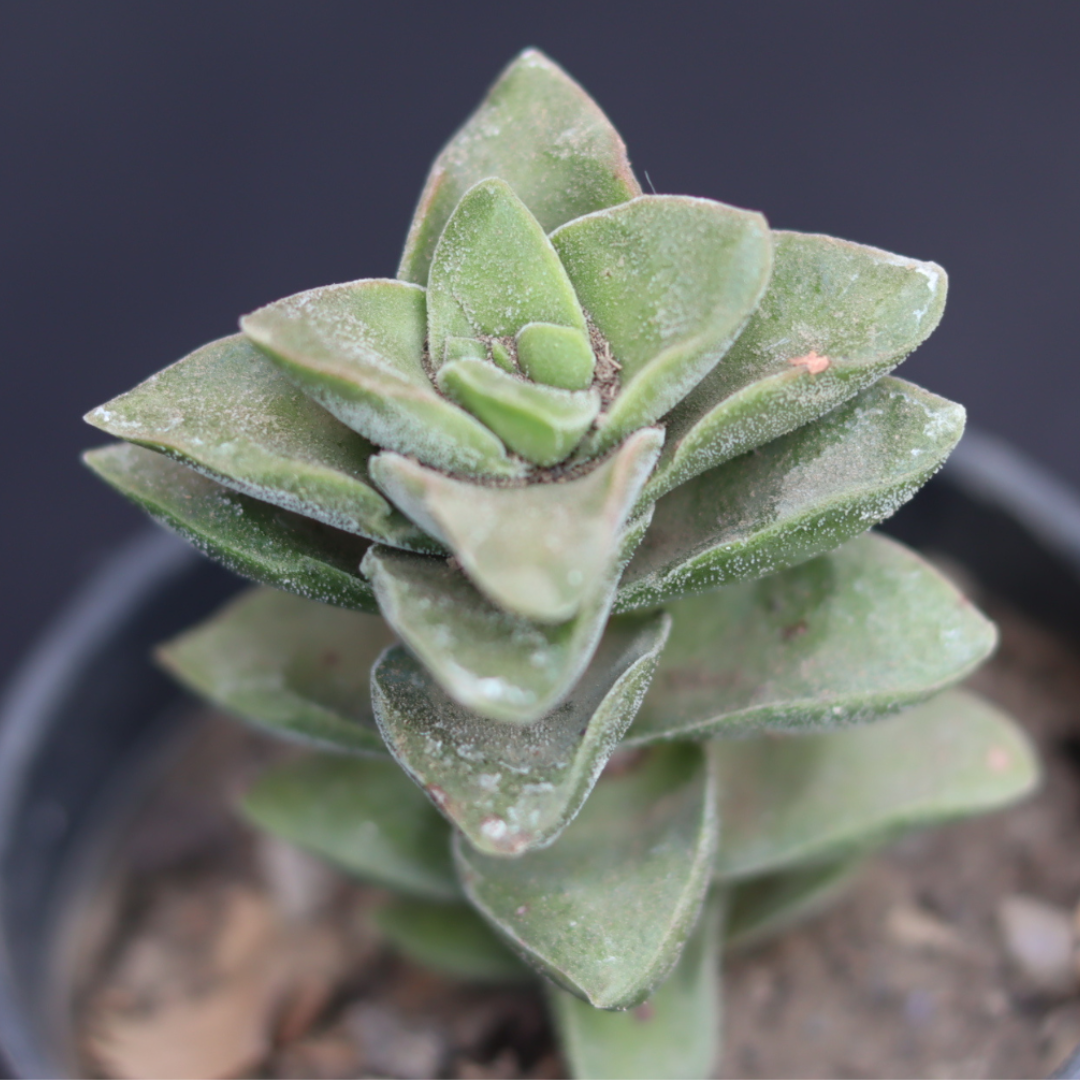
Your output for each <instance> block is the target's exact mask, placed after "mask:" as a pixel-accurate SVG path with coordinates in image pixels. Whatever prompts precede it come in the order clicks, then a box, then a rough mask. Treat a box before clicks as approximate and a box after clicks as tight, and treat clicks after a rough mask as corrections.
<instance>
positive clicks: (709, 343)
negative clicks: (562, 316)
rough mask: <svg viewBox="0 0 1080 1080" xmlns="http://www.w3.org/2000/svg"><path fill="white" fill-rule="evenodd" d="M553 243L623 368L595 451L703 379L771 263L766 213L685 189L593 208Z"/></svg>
mask: <svg viewBox="0 0 1080 1080" xmlns="http://www.w3.org/2000/svg"><path fill="white" fill-rule="evenodd" d="M551 242H552V243H553V244H554V245H555V250H556V251H558V253H559V255H560V257H561V258H562V260H563V264H564V265H565V266H566V270H567V273H568V274H569V275H570V280H571V281H572V282H573V283H574V289H575V290H576V291H577V296H578V299H579V300H580V301H581V305H582V307H584V309H585V310H586V311H587V312H588V314H589V316H590V318H591V319H592V320H593V322H594V323H595V324H596V326H597V327H598V328H599V330H600V332H601V334H603V336H604V338H605V339H606V340H607V343H608V345H610V346H611V350H612V353H613V354H614V357H615V360H616V362H617V363H618V364H619V365H620V367H621V370H620V372H619V378H620V384H621V386H620V390H619V394H618V396H617V397H616V398H615V401H614V403H613V404H612V406H611V408H610V409H609V411H608V412H607V413H606V414H605V415H603V416H602V417H601V421H602V426H601V427H600V428H599V430H598V431H597V433H596V434H595V435H594V436H592V437H591V438H590V440H589V442H588V444H587V448H586V452H587V453H588V454H589V455H590V456H591V455H594V454H598V453H601V452H602V451H604V450H606V449H608V448H609V447H611V446H614V445H616V444H617V443H618V442H619V441H620V440H622V439H623V438H625V437H626V435H627V434H628V433H629V432H631V431H633V430H635V429H636V428H640V427H644V426H645V425H647V424H651V423H653V422H654V421H655V420H657V419H659V418H660V417H661V416H663V415H664V413H666V412H667V411H668V410H669V409H670V408H671V407H672V406H673V405H675V404H676V403H677V402H679V401H680V400H681V399H682V398H683V397H685V395H686V394H687V393H689V391H690V390H691V389H692V388H693V387H694V386H696V385H697V383H699V382H700V381H701V379H702V378H703V377H704V376H705V375H706V374H707V373H708V372H709V371H710V370H711V369H712V368H713V366H714V365H715V364H716V363H717V361H718V360H719V359H720V357H721V356H723V355H724V353H725V352H726V351H727V349H728V348H729V346H730V345H731V343H732V341H734V340H735V337H736V335H737V334H738V333H739V331H740V330H741V329H742V328H743V326H744V325H745V323H746V320H747V319H748V318H749V317H750V314H751V313H752V312H753V310H754V308H755V307H757V304H758V301H759V300H760V299H761V295H762V293H763V292H764V291H765V286H766V284H767V283H768V280H769V271H770V269H771V266H772V244H771V243H770V241H769V227H768V225H767V224H766V222H765V219H764V218H763V217H762V216H761V215H760V214H754V213H751V212H749V211H746V210H736V209H734V208H732V207H730V206H724V205H723V204H722V203H717V202H712V201H711V200H709V199H691V198H686V197H684V196H681V195H644V196H642V197H641V198H639V199H635V200H634V201H633V202H629V203H625V204H623V205H622V206H616V207H613V208H612V209H610V210H603V211H600V212H599V213H596V214H590V215H589V216H588V217H585V218H581V219H579V220H578V221H572V222H570V223H569V224H567V225H564V226H563V227H562V228H561V229H558V230H557V231H556V232H554V233H553V234H552V236H551Z"/></svg>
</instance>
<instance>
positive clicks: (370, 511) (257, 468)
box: [86, 334, 439, 552]
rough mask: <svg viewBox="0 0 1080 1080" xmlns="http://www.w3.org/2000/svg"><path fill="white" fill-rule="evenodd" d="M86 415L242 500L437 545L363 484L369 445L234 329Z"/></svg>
mask: <svg viewBox="0 0 1080 1080" xmlns="http://www.w3.org/2000/svg"><path fill="white" fill-rule="evenodd" d="M86 420H87V421H88V422H89V423H91V424H93V425H94V426H95V427H98V428H101V430H102V431H107V432H108V433H109V434H110V435H115V436H117V437H118V438H121V439H127V440H128V441H129V442H133V443H138V444H139V445H140V446H148V447H149V448H150V449H151V450H158V451H160V452H161V453H163V454H166V455H168V456H169V457H173V458H176V459H177V460H178V461H180V462H182V463H183V464H185V465H189V466H191V468H193V469H195V470H197V471H198V472H201V473H203V474H204V475H206V476H209V477H210V479H211V480H216V481H217V482H218V483H219V484H224V485H225V487H228V488H232V489H233V490H234V491H239V492H241V493H243V494H244V495H250V496H252V498H255V499H260V500H262V501H263V502H268V503H273V504H274V505H275V506H281V507H284V508H285V509H286V510H292V511H294V512H295V513H297V514H303V515H304V516H305V517H310V518H314V519H315V520H316V521H322V522H324V523H325V524H327V525H333V526H334V527H335V528H337V529H344V530H345V531H346V532H354V533H359V534H360V535H361V536H366V537H368V538H369V539H373V540H380V541H382V542H383V543H384V544H390V545H391V546H392V547H403V548H406V549H407V550H409V551H426V552H437V551H438V550H439V546H438V544H436V543H435V542H434V541H433V540H432V539H431V538H430V537H427V536H425V535H424V534H423V533H422V532H420V530H419V529H417V528H416V526H415V525H413V524H412V522H411V521H409V520H408V519H407V518H405V517H403V516H402V515H401V514H400V513H399V512H398V511H397V510H395V509H394V508H393V507H392V506H391V505H390V504H389V503H388V502H387V501H386V500H385V499H384V498H383V497H382V495H380V494H379V492H378V491H376V490H375V489H374V488H373V487H372V486H371V485H370V484H369V483H368V482H367V462H368V458H369V457H371V455H372V454H374V453H375V452H376V450H377V448H376V447H374V446H372V445H371V443H369V442H368V441H367V440H366V439H364V438H362V437H361V436H359V435H357V434H356V432H354V431H352V430H350V429H349V428H347V427H346V426H345V425H344V424H341V423H339V422H338V421H337V420H335V419H334V418H333V417H332V416H331V415H330V414H329V413H328V412H327V411H326V410H325V409H321V408H320V407H319V406H318V405H316V404H315V403H314V402H313V401H311V400H310V399H309V398H307V397H306V396H305V395H304V394H302V393H301V392H300V391H299V390H297V389H296V387H295V386H293V384H292V383H291V382H289V380H288V379H286V378H285V376H284V375H282V374H281V372H280V371H278V370H277V368H276V367H275V366H274V364H272V363H271V362H270V361H269V360H267V359H266V357H265V356H263V355H262V353H260V352H259V350H258V349H256V348H255V346H254V345H252V344H251V343H250V342H249V341H248V340H247V339H246V338H245V337H244V336H243V335H242V334H235V335H234V336H232V337H227V338H222V339H221V340H220V341H214V342H211V343H210V344H209V345H204V346H203V347H202V348H201V349H196V351H195V352H193V353H191V354H190V355H189V356H186V357H184V359H183V360H180V361H178V362H177V363H175V364H173V365H172V366H171V367H167V368H166V369H165V370H164V371H159V372H158V373H157V374H156V375H152V376H151V377H150V378H149V379H147V380H146V381H145V382H143V383H140V384H139V385H138V386H137V387H135V389H134V390H129V391H128V392H127V393H126V394H121V395H120V396H119V397H117V398H113V400H112V401H109V402H107V403H106V404H104V405H99V406H98V407H97V408H96V409H94V410H93V412H90V413H88V414H87V416H86Z"/></svg>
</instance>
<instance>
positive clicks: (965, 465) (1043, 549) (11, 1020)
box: [0, 432, 1080, 1077]
mask: <svg viewBox="0 0 1080 1080" xmlns="http://www.w3.org/2000/svg"><path fill="white" fill-rule="evenodd" d="M887 528H888V531H889V532H891V533H893V534H894V535H896V536H898V537H900V538H901V539H903V540H905V541H907V542H908V543H910V544H912V545H914V546H916V547H921V548H931V549H933V550H935V551H938V552H943V553H946V554H949V555H952V556H955V557H956V558H957V559H960V560H962V561H963V562H964V563H965V564H966V565H967V566H968V567H970V568H971V570H972V571H974V573H975V574H976V575H977V576H978V577H979V578H980V579H981V580H982V581H983V582H984V583H985V584H986V585H987V586H988V587H989V588H991V589H993V590H994V591H996V592H997V593H998V594H1000V595H1002V596H1004V597H1005V598H1006V599H1008V600H1010V601H1011V602H1013V603H1014V604H1015V605H1017V606H1018V607H1020V608H1021V609H1023V610H1024V611H1026V612H1027V613H1029V614H1030V615H1032V616H1034V617H1035V618H1037V619H1039V620H1041V621H1042V622H1043V623H1045V624H1046V625H1048V626H1050V627H1052V628H1054V629H1055V630H1057V631H1059V632H1060V633H1063V634H1065V635H1067V636H1070V637H1072V638H1074V639H1076V640H1077V641H1078V642H1080V498H1078V497H1077V496H1076V495H1075V494H1074V493H1073V492H1072V491H1071V490H1069V489H1068V488H1066V487H1065V486H1063V485H1062V484H1061V483H1059V482H1058V481H1057V480H1055V479H1054V478H1053V477H1051V476H1050V475H1048V474H1047V473H1046V472H1044V471H1043V470H1042V469H1040V468H1039V467H1038V466H1036V465H1034V464H1032V463H1031V462H1030V461H1028V460H1026V459H1025V458H1024V457H1023V456H1022V455H1020V454H1018V453H1017V452H1016V451H1015V450H1013V449H1011V448H1010V447H1008V446H1007V445H1004V444H1002V443H1000V442H998V441H997V440H995V439H992V438H990V437H988V436H985V435H982V434H980V433H977V432H969V433H968V435H967V436H965V438H964V441H963V442H962V443H961V445H960V447H959V448H958V449H957V451H956V453H955V454H954V455H953V457H952V458H951V459H950V462H949V464H948V466H947V467H946V469H945V470H943V472H942V473H941V475H940V476H939V477H938V478H936V479H935V480H934V481H932V482H931V483H930V485H928V487H927V488H926V490H925V491H923V492H922V493H921V494H920V495H919V496H918V498H917V499H915V500H914V501H913V502H912V503H911V504H909V505H908V506H907V507H905V508H904V509H903V510H902V511H901V512H900V513H899V514H898V515H897V516H896V517H895V518H893V519H892V520H891V521H890V522H889V523H888V526H887ZM239 584H240V583H239V582H238V581H237V580H236V579H235V578H233V577H232V576H231V575H229V574H226V573H225V572H224V571H222V570H219V569H217V568H216V567H214V566H213V565H211V564H210V563H209V562H207V561H206V560H204V559H202V558H201V557H200V556H198V555H196V554H195V553H194V552H193V551H192V550H191V549H190V548H188V547H187V546H186V545H185V544H183V543H182V542H181V541H179V540H176V539H174V538H173V537H171V536H169V535H167V534H165V533H162V532H158V531H156V530H155V531H148V532H146V533H144V534H141V535H139V536H138V537H137V538H136V539H134V540H133V541H131V542H130V543H128V544H127V545H125V546H124V547H123V548H122V549H121V550H120V551H118V552H117V554H116V555H115V556H113V558H112V559H110V560H109V562H108V563H107V564H105V565H104V566H103V567H102V568H101V569H100V570H99V571H98V572H97V573H96V574H95V575H94V576H93V578H92V579H91V580H90V581H89V582H88V584H87V585H86V587H85V588H84V589H83V590H82V592H81V593H80V594H79V595H78V596H77V597H76V598H75V599H74V601H73V602H72V603H71V605H70V606H69V607H68V608H67V609H66V610H65V611H64V612H63V613H62V614H61V616H60V617H59V618H58V619H57V621H56V623H55V624H54V626H53V627H52V629H51V630H50V631H49V632H48V633H47V634H46V635H45V636H44V638H43V639H42V641H41V642H40V643H39V644H38V645H37V647H36V648H35V649H34V650H33V651H32V653H31V654H30V656H29V658H28V660H27V661H26V663H25V665H24V667H23V669H22V671H21V674H20V675H19V676H18V677H17V679H16V680H15V682H14V683H13V684H12V686H11V687H10V689H9V691H8V693H7V695H6V696H5V698H4V699H3V702H2V704H0V1052H2V1054H3V1058H4V1060H5V1061H6V1064H7V1069H8V1072H7V1073H6V1075H8V1076H11V1077H59V1076H67V1075H76V1074H77V1073H76V1066H75V1063H74V1060H73V1055H72V1052H71V1049H70V1048H71V1047H72V1045H73V1040H72V1037H71V1032H70V1031H69V1028H68V1024H69V1022H70V1012H71V1008H70V1005H71V1003H70V984H71V980H70V967H71V964H70V956H71V948H70V944H71V929H72V927H73V925H74V923H75V921H76V917H77V915H78V913H79V912H80V911H81V910H82V906H83V901H84V898H85V896H86V895H87V891H88V889H89V888H90V885H91V884H92V883H93V882H94V881H95V867H96V866H97V867H100V866H101V865H102V863H103V861H104V856H105V850H106V849H107V847H108V844H109V841H110V839H111V838H112V837H113V836H114V835H115V830H116V825H117V823H118V822H119V821H121V820H122V819H123V817H124V816H125V814H130V813H131V812H133V809H134V807H135V806H136V805H137V802H138V799H139V796H140V794H141V793H143V792H144V791H145V790H146V787H147V786H148V785H149V784H150V783H152V780H153V777H154V776H155V775H156V773H157V770H158V769H160V768H161V767H162V763H163V761H164V758H165V753H164V751H165V749H166V748H167V747H168V746H169V744H170V742H171V737H174V736H175V735H176V734H177V733H178V732H179V730H180V728H181V726H182V723H183V717H184V716H185V714H186V711H187V710H186V705H187V704H188V699H187V698H186V697H185V695H184V694H183V692H182V691H180V690H179V689H178V688H177V687H176V686H175V685H174V684H173V683H171V682H170V681H169V680H168V679H167V678H166V677H165V676H164V675H163V674H161V673H160V672H159V671H158V670H157V669H156V668H155V667H154V666H153V664H152V662H151V659H150V649H151V647H152V646H153V645H154V644H155V643H157V642H159V641H161V640H163V639H165V638H167V637H169V636H171V635H172V634H174V633H176V632H177V631H178V630H180V629H182V628H183V627H184V626H186V625H188V624H190V623H191V622H193V621H195V620H196V619H198V618H200V617H201V616H203V615H205V614H207V613H208V612H209V611H211V610H212V609H213V608H214V607H215V606H216V605H217V604H219V603H220V602H221V601H222V600H223V599H224V598H225V597H226V596H228V595H229V593H231V592H233V591H235V590H236V589H237V588H238V587H239ZM1056 1075H1057V1076H1060V1077H1080V1052H1078V1053H1077V1054H1075V1055H1074V1056H1073V1057H1072V1058H1071V1059H1070V1060H1069V1061H1068V1062H1066V1063H1065V1065H1064V1066H1062V1068H1061V1069H1060V1070H1059V1071H1058V1073H1057V1074H1056Z"/></svg>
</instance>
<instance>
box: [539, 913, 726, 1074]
mask: <svg viewBox="0 0 1080 1080" xmlns="http://www.w3.org/2000/svg"><path fill="white" fill-rule="evenodd" d="M718 906H719V905H718V904H717V902H716V900H715V899H713V900H711V901H710V903H709V904H708V905H706V908H705V911H704V912H703V913H702V917H701V919H700V921H699V922H698V926H697V929H696V930H695V931H694V934H693V936H692V937H691V938H690V940H689V941H688V942H687V944H686V948H685V949H684V950H683V954H682V956H681V957H680V958H679V962H678V964H677V965H676V967H675V970H674V971H673V972H672V973H671V977H670V978H669V979H668V980H667V982H665V983H664V984H663V986H661V987H660V988H659V989H658V990H657V991H656V992H655V993H654V994H653V995H652V997H651V998H649V1000H648V1001H647V1002H645V1004H644V1005H640V1006H639V1007H638V1008H636V1009H632V1010H629V1011H627V1012H609V1011H606V1010H604V1009H594V1008H593V1007H592V1006H591V1005H588V1004H586V1003H585V1002H584V1001H582V1000H581V999H580V998H578V997H575V996H574V995H573V994H568V993H566V992H565V991H564V990H558V989H556V988H555V987H551V988H550V992H549V994H548V1001H549V1003H550V1006H551V1012H552V1016H553V1017H554V1020H555V1028H556V1031H557V1032H558V1035H559V1042H560V1044H561V1046H562V1050H563V1053H564V1055H565V1056H566V1059H567V1062H568V1064H569V1066H570V1075H571V1076H574V1077H576V1078H578V1080H609V1078H610V1080H636V1078H640V1080H668V1078H670V1080H680V1078H683V1077H686V1078H689V1080H696V1078H698V1077H704V1076H712V1075H713V1069H714V1068H715V1066H716V1063H717V1059H718V1058H719V1056H720V1024H721V1020H720V949H719V937H720V935H719V923H720V913H719V911H718V910H717V908H718Z"/></svg>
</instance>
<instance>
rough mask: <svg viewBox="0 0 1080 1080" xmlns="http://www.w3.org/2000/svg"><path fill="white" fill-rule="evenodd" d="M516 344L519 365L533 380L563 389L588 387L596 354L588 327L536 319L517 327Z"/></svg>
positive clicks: (594, 368)
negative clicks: (563, 324)
mask: <svg viewBox="0 0 1080 1080" xmlns="http://www.w3.org/2000/svg"><path fill="white" fill-rule="evenodd" d="M515 344H516V346H517V361H518V365H519V366H520V368H521V370H522V371H523V372H524V373H525V374H526V375H527V376H528V377H529V378H530V379H532V380H533V381H534V382H538V383H546V384H547V385H549V386H561V387H562V388H563V389H564V390H585V389H586V388H587V387H589V386H591V385H592V382H593V374H594V373H595V371H596V354H595V353H594V352H593V346H592V337H591V336H590V335H589V334H588V333H587V332H586V331H584V330H579V329H576V328H574V327H571V326H557V325H555V324H554V323H544V322H533V323H528V324H527V325H525V326H523V327H522V328H521V329H520V330H519V331H518V334H517V337H516V339H515Z"/></svg>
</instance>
